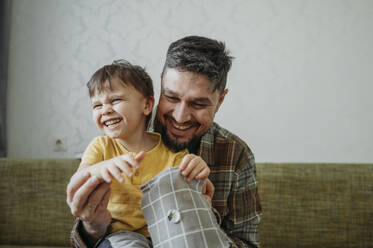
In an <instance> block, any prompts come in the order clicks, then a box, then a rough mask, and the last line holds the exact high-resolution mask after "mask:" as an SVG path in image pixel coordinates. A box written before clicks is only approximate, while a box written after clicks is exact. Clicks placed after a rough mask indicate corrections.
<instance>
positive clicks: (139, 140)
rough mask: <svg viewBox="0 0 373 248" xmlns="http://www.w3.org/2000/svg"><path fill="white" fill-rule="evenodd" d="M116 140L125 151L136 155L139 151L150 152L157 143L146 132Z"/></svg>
mask: <svg viewBox="0 0 373 248" xmlns="http://www.w3.org/2000/svg"><path fill="white" fill-rule="evenodd" d="M116 140H117V141H118V142H119V143H121V144H122V145H123V146H124V147H125V148H126V150H127V151H129V152H136V153H137V152H140V151H145V152H147V151H150V150H151V149H152V148H154V147H155V146H156V145H157V143H158V142H157V140H156V139H154V138H153V137H152V136H151V134H149V133H148V132H146V131H144V132H142V133H139V134H138V135H131V136H130V137H128V138H127V139H121V138H117V139H116Z"/></svg>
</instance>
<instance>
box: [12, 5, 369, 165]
mask: <svg viewBox="0 0 373 248" xmlns="http://www.w3.org/2000/svg"><path fill="white" fill-rule="evenodd" d="M372 30H373V1H370V0H365V1H364V0H350V1H347V0H326V1H325V0H304V1H296V0H283V1H270V0H255V1H248V0H220V1H215V0H204V1H199V0H195V1H185V0H177V1H175V0H167V1H165V0H158V1H154V0H153V1H150V0H149V1H145V0H137V1H130V0H128V1H124V0H123V1H108V0H107V1H103V0H85V1H74V0H63V1H62V0H32V1H30V0H14V1H13V6H12V26H11V41H10V46H11V47H10V60H9V85H8V90H9V91H8V99H7V103H8V109H7V110H8V113H7V117H8V119H7V125H8V149H9V154H8V155H9V156H10V157H75V156H76V155H77V154H79V153H81V152H83V150H84V149H85V147H86V146H87V144H88V143H89V141H90V140H91V139H92V138H93V137H94V136H95V135H97V134H98V132H97V131H96V129H95V126H94V124H93V122H92V120H91V114H90V108H89V98H88V94H87V89H86V86H85V83H86V82H87V80H88V79H89V77H90V75H91V74H92V73H93V72H94V71H95V70H96V69H98V68H99V67H100V66H102V65H104V64H108V63H111V62H112V60H114V59H118V58H125V59H128V60H129V61H131V62H133V63H138V64H141V65H144V66H145V67H146V68H147V71H148V72H149V73H150V75H151V76H152V78H153V80H154V84H155V89H156V91H157V92H158V91H159V83H160V80H159V74H160V72H161V69H162V65H163V63H164V58H165V53H166V50H167V47H168V45H169V44H170V42H171V41H174V40H176V39H178V38H181V37H183V36H186V35H191V34H196V35H203V36H208V37H211V38H215V39H218V40H223V41H225V42H226V45H227V47H228V48H229V49H230V50H231V52H232V54H233V56H235V57H236V59H235V60H234V63H233V67H232V70H231V72H230V74H229V81H228V88H229V89H230V92H229V94H228V96H227V97H226V100H225V102H224V104H223V106H222V108H221V110H220V111H219V112H218V115H217V116H216V120H217V122H219V123H220V124H222V126H224V127H226V128H228V129H230V130H231V131H233V132H235V133H236V134H238V135H239V136H240V137H242V138H243V139H244V140H245V141H246V142H247V143H248V144H249V146H250V147H251V148H252V149H253V151H254V153H255V155H256V160H257V161H259V162H263V161H270V162H373V131H372V127H373V114H372V110H373V100H372V92H373V82H372V79H373V32H372ZM56 139H61V140H62V148H61V149H60V150H62V151H59V152H56V151H54V150H55V145H54V143H55V140H56Z"/></svg>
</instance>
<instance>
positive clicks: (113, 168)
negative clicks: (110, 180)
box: [108, 164, 124, 182]
mask: <svg viewBox="0 0 373 248" xmlns="http://www.w3.org/2000/svg"><path fill="white" fill-rule="evenodd" d="M108 170H109V172H110V174H111V175H112V176H113V177H114V178H115V179H117V180H118V181H119V182H123V180H124V178H123V176H122V172H121V171H120V170H119V168H118V167H117V166H116V165H115V164H113V165H111V166H109V167H108Z"/></svg>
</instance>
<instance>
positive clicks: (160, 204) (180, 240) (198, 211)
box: [141, 167, 231, 248]
mask: <svg viewBox="0 0 373 248" xmlns="http://www.w3.org/2000/svg"><path fill="white" fill-rule="evenodd" d="M203 183H204V182H203V181H202V180H193V181H192V182H190V183H189V184H188V183H187V181H186V179H185V177H183V176H181V175H180V169H179V168H178V167H172V168H169V169H166V170H164V171H162V172H161V173H160V174H158V175H157V176H156V177H155V178H153V179H152V180H150V181H149V182H147V183H146V184H144V185H142V186H141V190H142V192H143V198H142V211H143V214H144V216H145V219H146V222H147V224H148V230H149V232H150V235H151V239H152V242H153V247H155V248H156V247H162V248H166V247H169V248H171V247H178V248H179V247H189V248H194V247H195V248H200V247H213V248H218V247H230V244H231V241H230V239H229V238H228V237H227V235H226V234H225V233H224V232H223V231H222V230H221V229H220V226H219V224H218V223H217V220H216V217H215V215H214V213H213V212H212V210H211V207H210V205H209V203H208V202H207V201H206V199H205V198H204V197H203V195H202V193H201V191H202V187H203ZM170 212H173V213H176V214H174V215H172V216H170V214H169V213H170Z"/></svg>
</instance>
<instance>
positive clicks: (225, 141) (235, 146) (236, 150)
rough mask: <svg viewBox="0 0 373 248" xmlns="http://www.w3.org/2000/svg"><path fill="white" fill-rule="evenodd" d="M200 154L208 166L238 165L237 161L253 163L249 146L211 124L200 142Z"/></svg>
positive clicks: (235, 136) (232, 134) (215, 124)
mask: <svg viewBox="0 0 373 248" xmlns="http://www.w3.org/2000/svg"><path fill="white" fill-rule="evenodd" d="M200 152H201V155H202V156H203V158H204V159H205V160H206V159H207V161H206V162H208V164H211V165H212V164H215V165H226V166H228V165H229V164H238V163H240V162H239V161H243V160H244V161H248V162H249V163H250V164H254V163H255V159H254V154H253V152H252V150H251V149H250V148H249V146H248V145H247V144H246V142H245V141H243V140H242V139H241V138H240V137H238V136H237V135H236V134H234V133H232V132H230V131H228V130H227V129H225V128H223V127H221V126H219V125H218V124H217V123H213V124H212V125H211V127H210V129H209V131H208V132H207V133H206V134H205V135H204V136H203V138H202V140H201V147H200Z"/></svg>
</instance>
